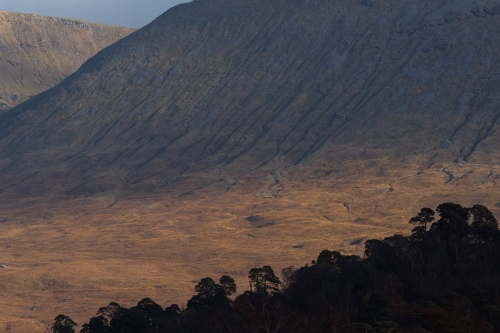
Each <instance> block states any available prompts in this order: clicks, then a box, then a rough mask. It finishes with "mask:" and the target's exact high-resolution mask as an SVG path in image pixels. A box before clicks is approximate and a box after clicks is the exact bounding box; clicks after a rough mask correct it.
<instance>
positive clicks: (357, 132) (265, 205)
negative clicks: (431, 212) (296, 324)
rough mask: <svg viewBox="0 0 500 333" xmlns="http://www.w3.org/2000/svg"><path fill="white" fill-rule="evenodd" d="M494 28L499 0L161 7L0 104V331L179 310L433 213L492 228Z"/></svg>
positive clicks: (239, 1) (293, 0)
mask: <svg viewBox="0 0 500 333" xmlns="http://www.w3.org/2000/svg"><path fill="white" fill-rule="evenodd" d="M499 33H500V1H485V0H480V1H474V2H472V1H464V0H423V1H410V0H401V1H390V0H375V1H364V0H360V1H357V0H352V1H351V0H345V1H344V0H337V1H330V0H287V1H284V0H252V1H248V0H197V1H193V2H191V3H186V4H182V5H179V6H177V7H174V8H172V9H171V10H169V11H168V12H166V13H165V14H163V15H161V16H160V17H159V18H158V19H156V20H155V21H153V22H152V23H151V24H149V25H148V26H146V27H144V28H142V29H140V30H138V31H136V32H135V33H133V34H130V35H128V36H127V37H125V38H123V39H121V40H120V41H118V42H117V43H115V44H113V45H111V46H109V47H107V48H105V49H103V50H102V51H100V52H98V53H97V54H96V55H95V56H94V57H92V58H90V59H88V60H87V61H86V62H85V63H84V64H83V65H82V66H81V67H80V68H79V69H78V70H77V71H76V72H75V73H73V74H72V75H70V76H68V77H67V78H66V79H64V80H63V81H61V82H60V83H59V84H58V85H56V86H55V87H53V88H51V89H48V90H46V91H44V92H42V93H41V94H39V95H37V96H35V97H33V98H31V99H30V100H28V101H26V102H24V103H22V104H20V105H18V106H16V107H14V108H12V109H10V110H8V111H5V112H3V113H1V114H0V223H1V226H2V235H1V236H0V246H1V248H2V251H3V252H2V264H4V265H6V267H5V268H4V269H2V270H1V272H0V273H2V274H0V309H2V311H3V312H1V314H0V324H1V323H3V322H9V323H11V324H10V325H11V327H12V331H16V332H18V331H23V329H22V328H19V327H21V326H22V325H24V324H23V323H24V322H23V321H20V320H19V318H23V320H25V322H30V323H31V324H33V325H34V326H31V327H30V328H28V329H25V330H24V331H26V332H34V331H42V330H41V329H40V328H41V326H40V325H41V324H40V323H42V324H49V323H50V321H51V319H52V318H54V317H55V316H56V315H57V314H59V313H61V312H63V311H64V313H65V314H66V315H69V316H70V317H71V318H73V319H75V320H76V321H77V322H79V323H81V322H82V320H86V319H88V318H90V317H92V316H93V315H94V314H95V311H96V310H97V309H98V308H99V307H100V306H105V305H106V304H107V303H108V302H109V301H110V300H113V301H116V302H118V303H120V304H121V305H122V306H132V305H134V304H137V302H138V301H139V300H140V299H142V298H144V297H151V298H152V299H155V300H158V302H161V305H162V306H168V305H170V304H171V303H177V304H180V305H182V304H186V302H187V299H189V297H190V296H191V295H192V294H193V288H194V286H195V285H196V283H197V281H199V279H201V278H203V277H205V276H211V277H212V278H218V276H220V275H222V274H227V275H230V276H232V277H234V278H235V279H236V281H237V283H238V285H246V283H247V282H246V281H247V275H248V270H249V269H250V268H252V267H262V266H263V265H270V266H272V267H273V268H274V269H275V271H276V272H279V270H280V269H282V268H284V267H286V266H289V265H295V266H296V267H300V266H302V265H304V263H310V262H311V260H313V259H316V257H317V255H318V253H319V252H320V251H321V250H324V249H330V250H339V251H340V252H341V253H356V254H361V253H362V251H363V243H364V242H365V240H366V239H371V238H382V237H384V236H389V235H393V234H394V233H407V232H409V230H410V229H411V226H410V225H409V224H408V220H409V219H410V218H411V217H412V216H415V215H416V214H417V213H418V211H419V209H420V208H421V207H436V205H437V204H440V203H443V202H447V201H450V202H456V203H460V204H462V205H463V206H466V207H470V206H472V205H474V204H476V203H477V204H481V205H484V206H487V207H489V208H490V209H491V211H492V212H493V214H495V215H496V216H498V215H499V213H500V201H499V199H498V198H499V197H500V188H499V187H498V182H499V180H500V169H499V168H498V160H499V159H498V158H499V152H498V148H497V147H498V143H499V132H498V125H497V122H498V119H499V117H500V114H499V110H498V105H499V97H498V93H497V90H498V89H497V88H498V86H499V83H500V82H499V78H500V76H499V75H498V74H499V68H498V66H499V64H500V61H499V57H500V52H499V51H500V50H499V47H500V46H499V45H498V43H497V39H498V38H497V36H498V35H499ZM28 304H29V306H31V305H32V306H34V307H36V309H37V310H34V311H30V310H29V309H30V308H29V306H28ZM35 328H36V329H35Z"/></svg>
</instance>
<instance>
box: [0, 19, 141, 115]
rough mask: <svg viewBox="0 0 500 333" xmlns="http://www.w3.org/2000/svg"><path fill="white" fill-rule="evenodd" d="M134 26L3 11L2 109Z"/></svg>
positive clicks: (63, 74) (0, 45) (0, 36)
mask: <svg viewBox="0 0 500 333" xmlns="http://www.w3.org/2000/svg"><path fill="white" fill-rule="evenodd" d="M133 31H135V29H129V28H121V27H111V26H106V25H102V24H95V23H88V22H84V21H80V20H73V19H64V18H57V17H48V16H41V15H31V14H21V13H10V12H4V11H0V78H1V79H0V109H6V108H10V107H13V106H16V105H17V104H19V103H21V102H23V101H25V100H26V99H27V98H29V97H31V96H33V95H36V94H38V93H40V92H42V91H44V90H46V89H48V88H50V87H52V86H54V85H56V84H57V83H59V82H60V81H61V80H62V79H64V78H65V77H67V76H68V75H69V74H71V73H73V72H74V71H75V70H77V69H78V67H80V66H81V64H82V63H83V62H84V61H85V60H87V59H88V58H90V57H91V56H93V55H95V54H96V53H97V52H98V51H99V50H101V49H103V48H104V47H106V46H108V45H110V44H112V43H114V42H116V41H117V40H119V39H121V38H123V37H125V36H126V35H128V34H130V33H131V32H133Z"/></svg>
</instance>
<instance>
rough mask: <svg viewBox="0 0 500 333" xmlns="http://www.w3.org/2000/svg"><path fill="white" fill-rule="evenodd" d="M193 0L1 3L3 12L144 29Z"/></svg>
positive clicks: (2, 0)
mask: <svg viewBox="0 0 500 333" xmlns="http://www.w3.org/2000/svg"><path fill="white" fill-rule="evenodd" d="M189 1H190V0H0V10H5V11H9V12H21V13H31V14H42V15H50V16H59V17H66V18H77V19H81V20H85V21H90V22H97V23H104V24H110V25H120V26H125V27H133V28H140V27H143V26H145V25H146V24H148V23H149V22H151V21H153V20H154V19H155V18H157V17H158V16H160V15H161V14H163V13H164V12H165V11H167V9H169V8H170V7H173V6H175V5H177V4H179V3H181V2H189Z"/></svg>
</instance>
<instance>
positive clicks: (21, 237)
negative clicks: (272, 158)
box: [0, 162, 500, 332]
mask: <svg viewBox="0 0 500 333" xmlns="http://www.w3.org/2000/svg"><path fill="white" fill-rule="evenodd" d="M346 170H349V171H346ZM443 170H445V171H446V172H447V173H445V172H443ZM267 171H270V170H267ZM262 172H264V171H262ZM262 172H261V173H258V174H253V175H248V176H245V177H242V178H240V179H238V181H237V184H236V185H234V186H232V187H231V188H229V189H227V188H226V187H224V186H221V185H220V184H218V185H214V186H209V187H206V188H204V189H201V190H197V191H194V192H190V193H184V194H177V195H176V194H172V193H170V194H169V193H165V194H164V195H162V194H155V195H151V196H147V195H137V196H133V195H128V196H126V197H120V195H119V194H116V193H115V194H113V193H108V194H103V195H101V196H95V197H87V198H85V197H79V198H70V197H65V198H62V197H57V196H54V197H45V198H42V197H38V198H37V197H33V198H29V199H15V200H10V199H8V198H7V197H6V196H4V197H3V198H2V202H1V205H0V207H1V212H2V217H3V218H4V221H3V222H2V231H3V232H2V236H1V238H0V246H1V249H2V251H1V259H0V261H1V263H3V264H4V265H6V268H3V269H1V271H0V274H1V283H0V286H1V289H0V299H1V304H0V308H1V309H2V312H1V315H0V321H1V325H2V329H3V330H4V331H6V332H41V331H43V329H44V327H45V325H47V324H49V323H50V322H51V321H52V319H53V318H54V317H55V316H56V315H57V314H59V313H64V314H66V315H69V316H70V317H71V318H73V319H74V320H75V321H76V322H77V323H79V324H80V325H81V324H83V322H84V320H88V318H90V317H91V316H92V315H94V313H95V311H97V309H98V308H99V307H100V306H104V305H107V304H108V303H109V302H110V301H115V302H118V303H120V304H121V305H124V306H132V305H134V304H136V303H137V302H138V301H139V300H141V299H142V298H144V297H151V298H152V299H154V300H155V301H157V302H158V303H159V304H161V305H162V306H168V305H170V304H171V303H177V304H179V305H182V304H186V302H187V300H188V299H189V298H190V296H191V295H192V294H193V288H194V286H195V284H196V283H197V281H199V279H201V278H202V277H205V276H211V277H214V278H215V277H218V276H220V275H222V274H229V275H231V276H233V277H234V278H235V279H236V281H237V284H238V287H239V291H240V292H241V291H243V290H245V289H246V287H247V280H246V274H247V272H248V270H249V269H250V268H252V267H256V266H262V265H265V264H268V265H271V266H272V267H273V268H275V270H278V271H279V270H280V269H282V268H284V267H288V266H291V265H295V267H298V266H300V265H303V264H305V263H308V262H310V261H311V260H313V259H315V258H316V256H317V254H318V253H319V252H320V251H321V250H323V249H339V250H341V251H344V252H346V253H356V254H362V251H363V245H364V241H365V240H366V239H369V238H381V237H385V236H388V235H392V234H394V233H397V232H402V233H405V232H408V231H409V229H410V225H408V224H407V221H408V220H409V218H410V217H411V216H413V215H415V214H416V213H417V212H418V211H419V209H420V208H421V207H424V206H428V207H432V208H435V206H436V205H437V204H439V203H442V202H445V201H452V202H459V203H461V204H463V205H472V204H474V203H478V202H480V203H481V204H484V205H486V206H487V207H489V208H490V209H491V210H492V211H493V213H494V214H496V215H497V216H498V215H499V213H500V208H499V206H500V203H499V202H498V198H499V193H498V192H499V191H498V186H497V182H498V180H499V179H500V172H499V171H498V170H497V168H496V167H490V166H480V165H450V166H447V167H444V166H440V167H431V168H429V169H425V170H422V169H418V168H416V166H415V165H407V166H406V167H395V168H394V169H391V168H390V167H388V166H387V165H386V167H385V169H384V170H383V173H382V174H381V171H380V170H379V171H378V172H377V173H375V172H374V171H373V169H372V168H367V167H366V165H364V164H363V163H355V162H353V164H352V165H342V166H340V167H339V169H336V170H323V172H317V173H316V174H309V173H308V169H307V168H300V167H297V168H295V169H292V170H289V171H283V170H274V173H271V172H269V173H268V177H267V181H265V180H264V181H262V179H266V178H265V177H263V176H264V173H262ZM272 174H274V176H273V175H272ZM450 174H451V175H453V179H452V180H450ZM276 176H277V177H278V179H279V182H278V183H277V184H276ZM205 177H208V176H207V175H205ZM250 216H253V217H255V218H254V219H247V218H248V217H250ZM249 220H250V221H253V222H249Z"/></svg>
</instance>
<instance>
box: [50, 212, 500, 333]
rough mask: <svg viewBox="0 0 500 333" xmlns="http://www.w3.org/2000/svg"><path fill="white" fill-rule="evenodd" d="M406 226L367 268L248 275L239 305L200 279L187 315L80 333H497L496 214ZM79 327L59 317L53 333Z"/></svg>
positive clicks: (133, 312)
mask: <svg viewBox="0 0 500 333" xmlns="http://www.w3.org/2000/svg"><path fill="white" fill-rule="evenodd" d="M436 213H437V214H436ZM436 215H437V216H436ZM409 223H411V224H413V225H414V228H413V230H412V233H411V234H410V235H406V236H405V235H402V234H395V235H393V236H391V237H387V238H385V239H383V240H377V239H371V240H368V241H366V244H365V252H364V256H363V258H361V257H359V256H356V255H343V254H341V253H340V252H338V251H330V250H324V251H322V252H321V253H320V254H319V255H318V257H317V259H316V260H314V261H312V262H311V263H310V264H306V265H305V266H303V267H300V268H298V269H295V268H293V267H289V268H286V269H284V270H282V272H281V279H280V278H279V277H278V276H277V275H276V274H275V272H274V271H273V269H272V268H271V267H270V266H263V267H257V268H252V269H251V270H250V271H249V275H248V278H249V285H250V290H246V291H244V292H243V293H241V294H240V295H238V296H236V297H234V295H235V294H236V291H237V286H236V284H235V282H234V280H233V279H232V278H231V277H229V276H222V277H220V279H219V280H218V282H216V281H215V280H213V279H212V278H210V277H207V278H203V279H201V281H200V282H199V283H198V284H197V285H196V287H195V289H194V290H195V295H193V296H192V298H191V299H190V300H189V301H188V302H187V306H186V308H180V307H179V306H178V305H177V304H172V305H170V306H168V307H166V308H162V307H161V306H160V305H158V304H157V303H155V302H154V301H153V300H151V299H149V298H145V299H143V300H141V301H140V302H139V303H138V304H137V305H136V306H134V307H131V308H125V307H122V306H120V305H119V304H118V303H114V302H112V303H110V304H109V305H108V306H105V307H101V308H100V309H99V310H98V311H97V313H96V316H95V317H93V318H91V319H90V320H89V321H88V323H85V324H84V325H83V326H82V328H81V330H80V332H81V333H167V332H168V333H170V332H173V333H177V332H179V333H180V332H192V333H209V332H210V333H219V332H220V333H235V332H238V333H240V332H241V333H261V332H262V333H271V332H274V333H294V332H297V333H299V332H314V333H322V332H332V333H397V332H401V333H403V332H408V333H410V332H411V333H426V332H432V333H476V332H477V333H500V231H499V229H498V222H497V220H496V218H495V217H494V216H493V214H492V213H491V211H490V210H489V209H488V208H486V207H484V206H482V205H474V206H473V207H469V208H467V207H462V206H461V205H459V204H455V203H450V202H448V203H443V204H441V205H439V206H438V207H437V209H436V211H434V210H432V209H430V208H422V209H421V210H420V212H419V213H418V214H417V215H416V216H415V217H413V218H411V219H410V221H409ZM231 296H233V297H232V298H231ZM76 327H77V325H76V323H75V322H74V321H73V320H71V318H69V317H67V316H65V315H59V316H57V317H56V318H55V320H54V323H53V324H52V325H51V326H50V327H49V328H48V329H47V331H48V332H50V333H74V332H75V329H76Z"/></svg>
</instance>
